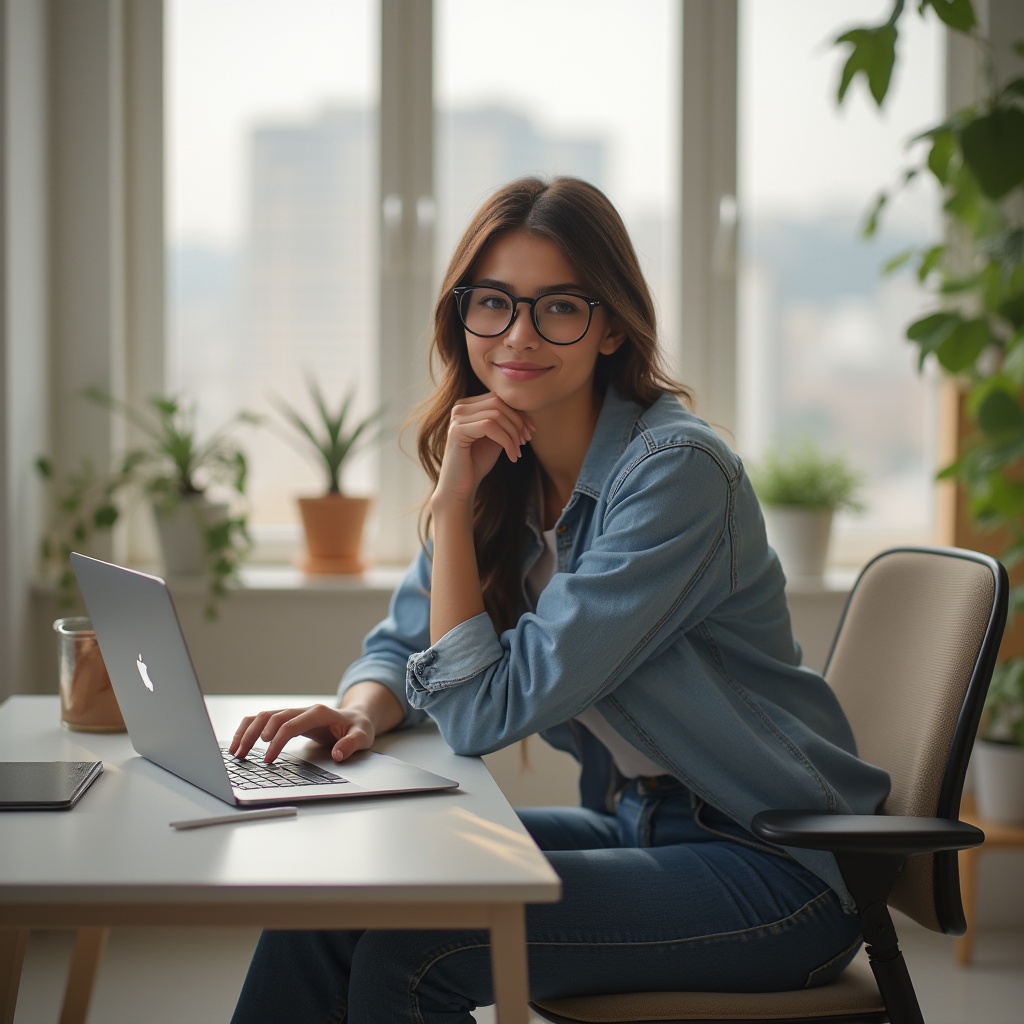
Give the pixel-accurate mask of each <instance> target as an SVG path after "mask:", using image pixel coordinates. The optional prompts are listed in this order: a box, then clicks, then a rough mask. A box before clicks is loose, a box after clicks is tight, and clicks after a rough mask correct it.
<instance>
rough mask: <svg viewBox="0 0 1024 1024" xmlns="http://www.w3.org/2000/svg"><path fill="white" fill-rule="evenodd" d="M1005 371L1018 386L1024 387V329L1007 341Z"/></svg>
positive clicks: (1004, 361)
mask: <svg viewBox="0 0 1024 1024" xmlns="http://www.w3.org/2000/svg"><path fill="white" fill-rule="evenodd" d="M1006 350H1007V351H1006V358H1005V359H1004V360H1003V373H1005V374H1006V376H1007V377H1008V378H1009V379H1010V380H1012V381H1013V383H1014V384H1015V385H1016V386H1017V387H1018V388H1024V330H1021V331H1018V332H1017V333H1016V334H1014V335H1013V337H1012V338H1010V340H1009V341H1007V343H1006Z"/></svg>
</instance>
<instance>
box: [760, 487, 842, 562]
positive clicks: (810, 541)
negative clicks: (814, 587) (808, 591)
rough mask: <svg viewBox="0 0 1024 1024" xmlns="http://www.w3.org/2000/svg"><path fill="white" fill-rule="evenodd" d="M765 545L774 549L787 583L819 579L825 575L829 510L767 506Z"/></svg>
mask: <svg viewBox="0 0 1024 1024" xmlns="http://www.w3.org/2000/svg"><path fill="white" fill-rule="evenodd" d="M764 522H765V528H766V529H767V531H768V543H769V544H771V546H772V547H773V548H774V549H775V553H776V554H777V555H778V556H779V561H780V562H781V563H782V569H783V571H784V572H785V574H786V578H787V579H789V580H819V579H821V577H822V576H823V574H824V572H825V562H826V559H827V558H828V544H829V538H830V537H831V535H832V510H831V509H806V508H799V507H797V506H787V505H771V506H766V507H765V509H764Z"/></svg>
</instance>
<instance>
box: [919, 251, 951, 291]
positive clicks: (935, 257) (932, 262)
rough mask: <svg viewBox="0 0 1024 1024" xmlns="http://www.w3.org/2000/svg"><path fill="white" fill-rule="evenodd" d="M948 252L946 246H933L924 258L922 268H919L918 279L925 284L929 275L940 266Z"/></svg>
mask: <svg viewBox="0 0 1024 1024" xmlns="http://www.w3.org/2000/svg"><path fill="white" fill-rule="evenodd" d="M945 251H946V247H945V246H944V245H933V246H932V247H931V248H930V249H929V250H928V251H927V252H926V253H925V254H924V255H923V256H922V257H921V263H920V266H918V268H917V279H918V281H920V282H922V283H923V282H924V281H925V279H926V278H927V277H928V275H929V274H930V273H931V272H932V271H933V270H934V269H935V268H936V266H938V263H939V260H941V259H942V256H943V254H944V253H945Z"/></svg>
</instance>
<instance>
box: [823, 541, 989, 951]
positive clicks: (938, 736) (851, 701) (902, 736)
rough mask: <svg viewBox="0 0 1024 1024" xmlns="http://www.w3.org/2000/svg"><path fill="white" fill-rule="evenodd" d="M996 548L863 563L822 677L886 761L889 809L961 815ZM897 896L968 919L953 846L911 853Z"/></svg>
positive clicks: (952, 923) (952, 921)
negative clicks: (982, 552)
mask: <svg viewBox="0 0 1024 1024" xmlns="http://www.w3.org/2000/svg"><path fill="white" fill-rule="evenodd" d="M1000 573H1002V575H1003V578H1005V573H1004V572H1003V570H1002V567H1001V566H999V564H998V563H997V562H995V561H994V560H993V559H990V558H988V557H987V556H983V555H976V554H975V553H974V552H967V551H961V550H959V549H925V548H918V549H897V550H893V551H889V552H885V553H884V554H882V555H879V556H878V557H877V558H876V559H874V560H873V561H872V562H870V563H869V564H868V565H867V566H866V567H865V568H864V570H863V571H862V573H861V575H860V577H859V578H858V580H857V584H856V586H855V587H854V589H853V592H852V593H851V595H850V598H849V601H848V603H847V606H846V610H845V612H844V615H843V619H842V622H841V623H840V627H839V631H838V632H837V634H836V639H835V643H834V645H833V648H832V653H831V655H830V656H829V661H828V665H827V667H826V670H825V677H826V679H827V680H828V682H829V683H830V685H831V686H832V687H833V689H834V690H835V692H836V694H837V695H838V697H839V700H840V703H841V704H842V705H843V708H844V710H845V711H846V714H847V716H848V718H849V720H850V724H851V726H852V728H853V732H854V736H855V737H856V740H857V745H858V753H859V755H860V756H861V757H862V758H863V759H864V760H866V761H869V762H871V763H872V764H876V765H879V766H881V767H882V768H885V769H886V771H888V772H889V773H890V775H891V777H892V791H891V793H890V796H889V798H888V800H887V801H886V803H885V806H884V808H883V812H884V813H889V814H909V815H922V816H925V817H954V818H955V817H957V816H958V815H959V809H960V796H961V792H962V789H963V779H964V774H965V772H966V769H967V760H968V758H969V756H970V750H971V746H972V744H973V742H974V735H975V732H976V731H977V726H978V719H979V717H980V714H981V705H982V702H983V700H984V695H985V692H986V690H987V689H988V682H989V677H990V675H991V669H992V663H993V662H994V658H995V648H997V647H998V643H999V636H1000V634H1001V628H1002V627H1001V623H1000V624H999V625H998V628H994V622H995V620H996V619H998V616H997V615H996V612H995V609H996V606H997V605H998V603H999V599H1000V598H1001V599H1002V600H1003V601H1004V602H1005V592H1004V587H1003V586H1002V584H1001V580H1000ZM890 903H891V905H892V906H894V907H897V908H898V909H900V910H902V911H903V912H904V913H906V914H908V915H909V916H910V917H912V918H914V920H916V921H918V922H919V923H920V924H922V925H924V926H926V927H928V928H931V929H933V930H935V931H942V932H946V933H948V934H960V933H962V931H963V928H964V921H963V908H962V905H961V903H960V895H959V875H958V873H957V864H956V854H955V853H942V854H937V855H935V856H934V857H926V856H921V857H913V858H911V859H910V860H909V861H908V862H907V865H906V867H905V869H904V871H903V873H902V875H901V876H900V878H899V880H898V881H897V883H896V886H895V887H894V889H893V893H892V897H891V900H890Z"/></svg>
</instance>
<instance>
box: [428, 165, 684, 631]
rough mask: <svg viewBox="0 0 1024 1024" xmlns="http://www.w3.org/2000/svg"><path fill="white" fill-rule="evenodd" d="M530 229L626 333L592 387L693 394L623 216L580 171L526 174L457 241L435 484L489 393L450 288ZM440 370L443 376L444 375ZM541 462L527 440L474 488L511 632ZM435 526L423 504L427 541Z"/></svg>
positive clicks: (482, 548) (441, 306)
mask: <svg viewBox="0 0 1024 1024" xmlns="http://www.w3.org/2000/svg"><path fill="white" fill-rule="evenodd" d="M514 229H520V230H524V231H529V232H531V233H532V234H535V235H538V236H539V237H541V238H545V239H548V240H549V241H551V242H553V243H554V244H555V245H557V246H558V248H559V249H560V250H561V252H562V255H563V256H564V257H565V259H566V260H567V261H568V263H569V264H570V265H571V266H572V267H573V269H574V270H575V271H576V272H577V273H578V274H579V275H580V278H581V284H582V285H583V286H585V287H586V289H587V291H588V293H589V294H592V295H596V296H598V297H600V299H601V303H602V307H603V308H604V309H605V311H606V313H607V314H608V316H609V319H610V320H613V321H614V322H615V323H616V324H617V325H618V326H619V328H620V329H621V330H623V331H624V333H625V338H626V340H625V341H624V342H623V343H622V344H621V345H620V346H619V347H618V349H617V350H616V351H615V352H614V353H612V354H611V355H601V356H599V357H598V361H597V368H596V371H595V377H594V384H595V388H596V389H597V390H598V392H599V393H603V392H604V390H605V388H606V387H607V386H608V384H609V383H614V385H615V387H616V388H618V390H619V391H620V392H622V394H623V395H625V396H626V397H627V398H630V399H632V400H633V401H635V402H637V403H639V404H640V405H641V406H642V407H643V408H646V407H647V406H649V405H651V404H652V403H653V402H654V401H655V400H656V399H657V397H658V396H659V395H660V394H661V393H662V392H665V391H668V392H670V393H672V394H674V395H677V396H680V397H683V398H689V393H688V392H687V390H686V388H684V387H683V386H682V385H681V384H679V383H677V382H676V381H674V380H672V378H671V377H670V375H669V374H668V372H667V370H666V369H665V367H664V364H663V362H662V356H661V353H660V351H659V348H658V331H657V318H656V315H655V310H654V302H653V301H652V299H651V294H650V291H649V289H648V287H647V282H646V281H645V280H644V276H643V272H642V271H641V269H640V263H639V260H638V259H637V256H636V252H635V250H634V249H633V244H632V242H631V241H630V239H629V235H628V233H627V231H626V227H625V225H624V224H623V223H622V218H621V217H620V216H619V214H618V212H617V211H616V209H615V207H614V206H612V204H611V203H610V202H609V200H608V198H607V197H606V196H605V195H604V193H603V192H601V191H600V190H599V189H597V188H595V187H594V186H593V185H590V184H588V183H587V182H585V181H581V180H579V179H578V178H567V177H562V178H555V179H553V180H552V181H550V182H546V181H543V180H542V179H540V178H520V179H519V180H517V181H513V182H512V183H511V184H509V185H506V186H505V187H504V188H501V189H499V190H498V191H497V192H495V193H494V195H492V196H491V197H490V199H488V200H487V201H486V202H485V203H484V205H483V206H482V207H481V208H480V210H479V211H478V212H477V214H476V216H475V217H474V218H473V220H472V221H471V222H470V225H469V227H468V228H467V229H466V232H465V234H464V235H463V236H462V239H461V240H460V241H459V243H458V245H457V246H456V247H455V252H454V253H453V255H452V258H451V262H450V263H449V265H448V271H447V273H446V274H445V277H444V281H443V283H442V285H441V291H440V295H439V296H438V299H437V304H436V306H435V307H434V338H433V342H432V345H431V365H432V368H436V367H437V365H438V364H440V372H439V374H438V373H437V372H436V370H435V372H434V378H435V381H436V382H437V390H436V391H435V393H434V395H433V396H432V398H431V399H430V400H429V401H428V402H427V404H426V406H425V407H424V412H423V415H422V419H421V421H420V429H419V436H418V442H417V450H418V453H419V458H420V462H421V463H422V464H423V468H424V469H425V470H426V472H427V474H428V476H429V477H430V479H431V481H432V482H433V483H434V484H436V483H437V480H438V476H439V473H440V468H441V460H442V459H443V458H444V448H445V441H446V438H447V435H448V425H449V419H450V416H451V410H452V407H453V406H454V405H455V403H456V402H457V401H458V400H459V399H461V398H466V397H468V396H470V395H479V394H482V393H483V391H484V386H483V385H482V384H481V382H480V381H479V379H478V378H477V376H476V374H475V373H474V372H473V369H472V367H471V366H470V362H469V352H468V350H467V348H466V335H465V330H464V328H463V326H462V323H461V321H460V320H459V314H458V310H457V308H456V305H455V298H454V295H453V294H452V289H454V288H455V287H457V286H458V285H460V284H465V283H467V282H469V281H470V280H471V279H472V276H473V272H474V270H475V268H476V265H477V263H478V261H479V259H480V255H481V253H482V252H483V249H484V247H485V246H486V245H487V244H488V243H489V242H490V241H491V239H493V238H494V237H495V236H496V235H498V234H499V233H501V232H504V231H511V230H514ZM438 377H439V379H438ZM536 467H537V464H536V459H535V458H534V456H533V453H532V451H531V450H530V449H529V446H527V447H524V449H523V458H522V459H520V460H519V461H518V462H516V463H512V462H509V460H508V459H498V462H497V463H496V464H495V467H494V468H493V469H492V470H491V472H490V473H488V474H487V476H486V477H485V478H484V479H483V481H482V482H481V484H480V486H479V487H478V488H477V493H476V505H475V509H474V514H473V536H474V540H475V546H476V556H477V565H478V568H479V571H480V582H481V584H482V587H483V596H484V607H485V608H486V609H487V612H488V614H489V615H490V617H491V619H492V621H493V622H494V625H495V628H497V629H499V630H500V629H508V628H510V627H512V626H514V625H515V622H516V620H517V618H518V617H519V615H520V614H521V613H522V610H523V595H522V592H521V586H520V570H521V556H522V552H521V547H522V535H523V531H522V526H523V522H524V520H525V516H526V507H527V504H528V502H529V498H530V493H531V490H532V489H533V487H534V485H535V478H536ZM429 528H430V512H429V505H426V506H424V515H423V519H422V530H423V533H424V538H425V536H426V533H427V532H428V531H429Z"/></svg>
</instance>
